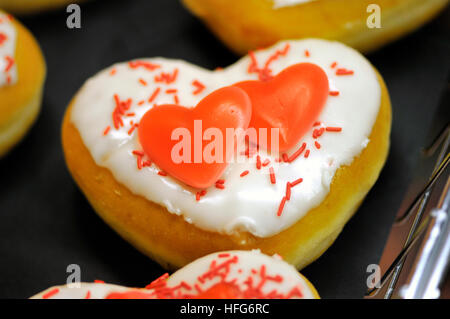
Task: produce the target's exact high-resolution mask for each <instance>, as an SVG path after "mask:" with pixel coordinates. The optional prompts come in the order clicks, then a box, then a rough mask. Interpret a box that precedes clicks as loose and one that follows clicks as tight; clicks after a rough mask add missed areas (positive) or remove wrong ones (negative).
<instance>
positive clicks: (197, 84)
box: [192, 80, 205, 95]
mask: <svg viewBox="0 0 450 319" xmlns="http://www.w3.org/2000/svg"><path fill="white" fill-rule="evenodd" d="M192 85H193V86H195V87H196V89H195V90H194V92H192V94H194V95H197V94H199V93H201V92H203V90H204V89H205V85H204V84H203V83H201V82H200V81H199V80H194V81H192Z"/></svg>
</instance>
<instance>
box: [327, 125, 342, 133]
mask: <svg viewBox="0 0 450 319" xmlns="http://www.w3.org/2000/svg"><path fill="white" fill-rule="evenodd" d="M325 130H326V131H327V132H341V131H342V127H332V126H327V127H326V129H325Z"/></svg>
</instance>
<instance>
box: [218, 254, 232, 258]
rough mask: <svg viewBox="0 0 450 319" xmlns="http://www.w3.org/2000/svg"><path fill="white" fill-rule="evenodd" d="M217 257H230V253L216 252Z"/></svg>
mask: <svg viewBox="0 0 450 319" xmlns="http://www.w3.org/2000/svg"><path fill="white" fill-rule="evenodd" d="M217 257H219V258H227V257H230V254H228V253H222V254H218V255H217Z"/></svg>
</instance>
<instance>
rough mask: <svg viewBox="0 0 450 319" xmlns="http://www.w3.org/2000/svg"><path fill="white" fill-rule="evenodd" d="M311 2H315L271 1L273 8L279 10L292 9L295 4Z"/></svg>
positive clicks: (303, 0)
mask: <svg viewBox="0 0 450 319" xmlns="http://www.w3.org/2000/svg"><path fill="white" fill-rule="evenodd" d="M312 1H315V0H273V8H274V9H279V8H284V7H292V6H296V5H297V4H303V3H307V2H312Z"/></svg>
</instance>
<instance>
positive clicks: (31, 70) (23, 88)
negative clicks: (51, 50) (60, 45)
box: [0, 10, 46, 157]
mask: <svg viewBox="0 0 450 319" xmlns="http://www.w3.org/2000/svg"><path fill="white" fill-rule="evenodd" d="M45 74H46V66H45V61H44V58H43V56H42V52H41V49H40V48H39V45H38V44H37V42H36V40H35V39H34V37H33V36H32V35H31V33H30V32H29V31H28V30H27V29H26V28H25V27H24V26H23V25H22V24H20V23H19V22H18V21H17V20H16V19H14V18H13V16H12V15H10V14H7V13H5V12H3V11H1V10H0V157H1V156H3V155H4V154H5V153H6V152H8V151H9V150H10V149H11V148H12V147H13V146H14V145H16V144H17V143H18V142H19V141H20V140H21V139H22V138H23V136H24V135H25V133H26V132H27V131H28V130H29V128H30V127H31V125H32V124H33V123H34V121H35V119H36V117H37V115H38V113H39V110H40V106H41V100H42V89H43V85H44V81H45Z"/></svg>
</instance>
